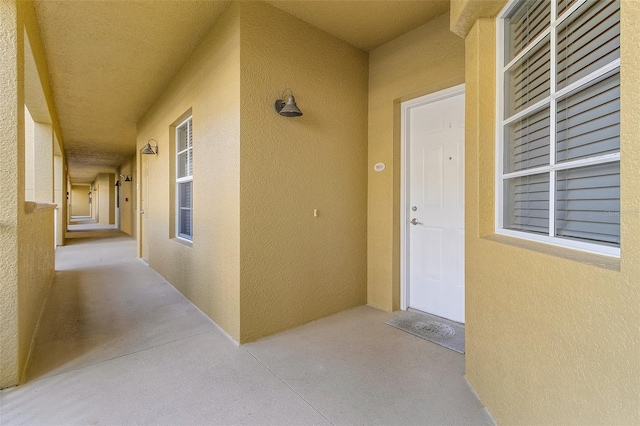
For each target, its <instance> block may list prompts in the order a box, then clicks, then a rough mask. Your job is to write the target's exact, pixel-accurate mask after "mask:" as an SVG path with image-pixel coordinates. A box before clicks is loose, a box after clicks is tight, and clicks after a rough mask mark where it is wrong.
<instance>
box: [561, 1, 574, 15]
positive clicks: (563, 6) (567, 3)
mask: <svg viewBox="0 0 640 426" xmlns="http://www.w3.org/2000/svg"><path fill="white" fill-rule="evenodd" d="M576 1H577V0H558V6H557V9H556V13H557V14H558V16H560V15H562V14H563V13H565V12H566V11H567V10H569V9H570V8H571V6H573V5H574V4H575V3H576Z"/></svg>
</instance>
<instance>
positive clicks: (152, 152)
mask: <svg viewBox="0 0 640 426" xmlns="http://www.w3.org/2000/svg"><path fill="white" fill-rule="evenodd" d="M151 141H153V142H155V144H156V146H151ZM141 152H142V153H143V154H150V155H156V154H157V153H158V141H157V140H155V139H149V142H147V144H146V145H145V146H144V148H142V151H141Z"/></svg>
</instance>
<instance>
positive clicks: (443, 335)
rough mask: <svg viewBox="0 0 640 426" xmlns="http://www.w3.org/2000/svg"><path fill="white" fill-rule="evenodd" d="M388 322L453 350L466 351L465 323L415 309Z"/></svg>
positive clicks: (392, 325)
mask: <svg viewBox="0 0 640 426" xmlns="http://www.w3.org/2000/svg"><path fill="white" fill-rule="evenodd" d="M386 324H388V325H390V326H391V327H395V328H397V329H400V330H402V331H406V332H407V333H411V334H413V335H414V336H417V337H420V338H422V339H425V340H428V341H430V342H433V343H436V344H438V345H440V346H444V347H445V348H447V349H451V350H452V351H456V352H459V353H461V354H463V353H464V324H460V323H458V322H455V321H451V320H448V319H445V318H441V317H437V316H435V315H430V314H425V313H423V312H415V311H407V312H403V313H401V314H400V315H398V316H397V317H395V318H394V319H391V320H389V321H387V322H386Z"/></svg>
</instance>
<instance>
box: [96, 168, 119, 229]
mask: <svg viewBox="0 0 640 426" xmlns="http://www.w3.org/2000/svg"><path fill="white" fill-rule="evenodd" d="M115 183H116V181H115V174H113V173H100V174H99V175H98V177H97V178H96V180H95V184H94V185H95V188H96V190H97V192H94V193H93V197H92V198H93V199H92V201H93V202H94V203H95V205H94V206H93V207H94V209H95V210H96V211H97V212H98V223H100V224H101V225H113V224H115V223H116V199H115V197H116V194H115V186H114V185H115Z"/></svg>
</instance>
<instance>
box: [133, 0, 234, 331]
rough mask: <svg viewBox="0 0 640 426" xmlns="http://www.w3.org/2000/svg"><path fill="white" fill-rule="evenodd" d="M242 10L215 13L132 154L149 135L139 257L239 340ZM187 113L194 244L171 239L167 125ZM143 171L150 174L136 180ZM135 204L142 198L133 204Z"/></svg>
mask: <svg viewBox="0 0 640 426" xmlns="http://www.w3.org/2000/svg"><path fill="white" fill-rule="evenodd" d="M239 20H240V11H239V5H238V4H235V3H232V4H230V5H229V6H228V7H227V9H226V10H225V11H224V12H223V13H222V15H221V16H220V17H219V18H218V21H217V23H216V24H215V25H214V27H213V29H212V31H211V32H210V33H209V34H208V35H207V36H206V37H205V38H204V40H203V41H202V43H201V44H200V45H199V46H198V47H197V48H196V50H195V51H194V52H193V54H192V55H191V57H190V58H189V59H188V60H187V62H186V63H185V64H184V65H183V67H182V68H181V70H180V71H179V72H178V74H177V75H176V77H175V78H174V79H173V81H172V82H171V84H170V85H169V86H168V87H167V89H166V90H165V92H164V93H163V94H162V96H161V97H160V98H159V100H158V101H157V102H156V103H155V104H154V105H153V106H152V108H151V109H150V110H149V111H148V112H147V113H146V114H145V116H144V117H143V118H142V120H141V121H140V122H139V123H138V152H139V151H140V150H141V149H142V147H143V146H144V145H145V144H146V143H147V141H148V140H149V139H151V138H153V139H156V140H157V141H158V144H159V151H158V155H142V154H140V153H138V157H137V158H138V160H137V161H138V176H137V180H136V182H140V183H141V185H143V187H144V188H146V189H143V194H142V196H143V197H144V196H145V195H144V193H146V192H147V191H148V194H147V195H146V199H145V200H144V203H145V204H144V215H139V217H141V219H140V220H142V221H145V222H143V223H144V225H143V226H142V229H141V230H142V235H143V236H142V238H143V240H145V244H144V250H145V251H144V252H143V253H142V256H143V257H144V258H146V259H148V261H149V264H150V266H151V267H152V268H153V269H155V270H156V271H158V272H159V273H160V274H161V275H162V276H163V277H164V278H166V279H167V281H169V282H170V283H171V284H173V285H174V286H175V287H176V288H177V289H178V290H179V291H180V292H182V294H184V295H185V296H186V297H187V298H188V299H189V300H191V301H192V302H193V303H194V304H195V305H196V306H198V307H199V308H200V309H201V310H202V311H203V312H204V313H205V314H207V315H208V316H209V317H210V318H211V319H213V321H215V322H216V323H217V324H218V325H219V326H220V327H222V328H223V329H224V330H225V331H226V332H227V333H228V334H229V335H230V336H231V337H232V338H233V339H235V340H236V341H239V340H240V325H239V324H240V314H239V311H240V290H239V285H240V277H239V273H240V223H239V222H240V170H239V157H240V25H239ZM189 109H191V111H192V114H193V144H194V148H193V152H194V160H193V161H194V162H193V169H194V181H193V194H194V206H193V208H194V210H193V222H194V225H193V228H194V237H193V244H192V245H190V244H185V243H181V242H179V241H178V240H176V239H171V238H170V229H172V222H173V216H172V213H171V212H172V211H173V209H174V197H173V191H174V183H173V182H174V179H175V177H174V173H173V172H171V170H173V168H172V164H174V163H173V161H174V160H173V157H174V156H175V153H174V151H173V150H171V149H170V136H171V134H172V129H171V126H172V125H174V124H175V122H176V120H178V119H179V118H180V117H182V116H183V115H184V114H185V112H187V111H188V110H189ZM145 174H148V179H145V180H144V181H142V182H141V181H140V179H141V177H142V176H144V175H145ZM138 204H139V205H140V203H138Z"/></svg>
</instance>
